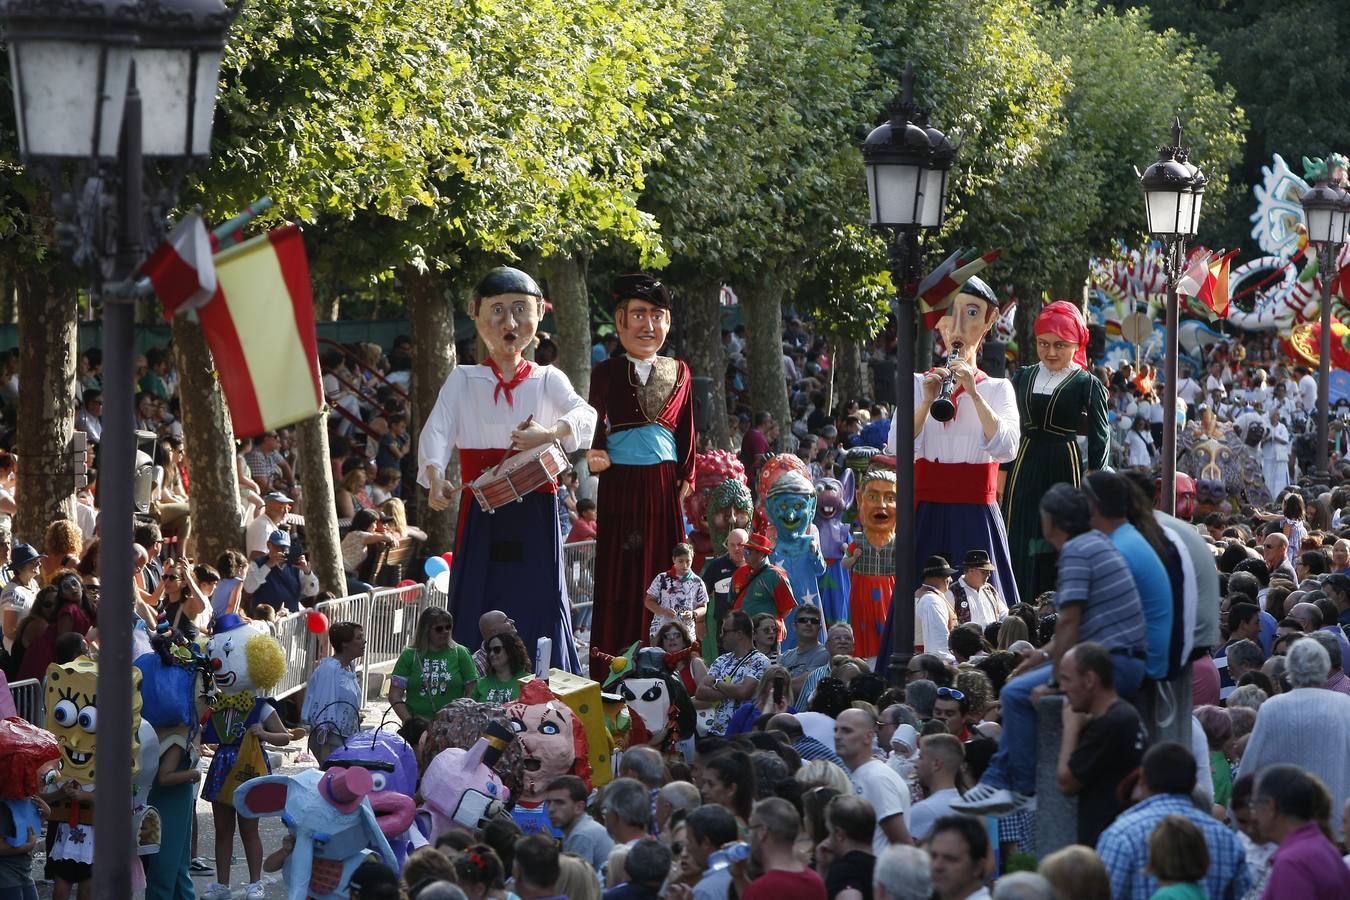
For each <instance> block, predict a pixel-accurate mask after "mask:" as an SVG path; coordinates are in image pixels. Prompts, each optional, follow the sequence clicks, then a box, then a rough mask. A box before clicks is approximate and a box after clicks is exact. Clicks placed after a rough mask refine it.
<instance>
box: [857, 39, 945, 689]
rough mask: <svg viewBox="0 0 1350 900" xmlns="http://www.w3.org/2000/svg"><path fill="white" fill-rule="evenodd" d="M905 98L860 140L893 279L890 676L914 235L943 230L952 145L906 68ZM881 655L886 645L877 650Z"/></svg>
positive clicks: (908, 574) (903, 595)
mask: <svg viewBox="0 0 1350 900" xmlns="http://www.w3.org/2000/svg"><path fill="white" fill-rule="evenodd" d="M902 84H903V86H904V94H903V98H902V100H901V101H900V102H899V103H897V104H895V105H894V106H892V107H891V109H890V113H891V116H890V121H888V122H885V123H883V124H881V125H879V126H878V127H877V128H875V129H873V131H872V133H871V134H869V135H868V136H867V140H866V141H865V142H864V143H863V147H862V153H863V164H864V165H865V167H866V169H867V195H868V201H869V205H870V217H869V223H870V224H871V226H872V227H873V228H874V229H876V230H877V231H881V232H885V233H887V234H888V235H889V236H890V239H891V241H890V251H891V261H892V262H891V280H892V281H894V282H895V291H896V296H895V301H894V305H895V319H896V348H895V354H896V365H895V378H896V386H895V414H894V416H895V418H894V420H893V421H894V423H895V450H896V454H895V483H896V503H895V506H896V516H895V523H896V528H895V590H894V592H893V594H892V596H891V612H890V614H891V623H892V624H891V635H892V646H891V648H890V652H891V667H892V671H897V670H898V671H903V669H904V667H905V666H906V665H907V664H908V663H909V658H910V657H911V656H912V655H913V654H914V589H915V587H917V585H918V579H917V577H916V574H917V573H916V571H915V560H914V547H915V538H914V386H913V384H912V383H911V381H912V379H913V373H914V362H915V360H914V338H915V318H914V317H915V309H914V304H915V302H916V301H915V298H914V297H912V296H908V294H909V291H910V285H912V284H913V283H915V282H916V281H917V280H918V274H919V268H920V260H921V257H920V252H921V251H920V247H919V233H920V232H921V231H930V230H933V229H937V228H940V227H941V226H942V222H943V219H944V218H945V214H946V205H947V187H948V174H949V172H950V170H951V166H952V161H953V159H955V157H956V148H955V147H953V146H952V144H951V143H950V142H949V141H948V140H947V137H946V136H945V135H944V134H943V133H942V132H941V131H938V130H937V129H936V128H931V127H929V126H928V110H926V109H921V108H920V107H918V106H916V105H915V103H914V66H913V65H912V64H911V65H907V66H905V74H904V78H903V80H902ZM882 649H883V651H884V650H885V649H886V648H882Z"/></svg>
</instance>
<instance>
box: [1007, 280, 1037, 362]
mask: <svg viewBox="0 0 1350 900" xmlns="http://www.w3.org/2000/svg"><path fill="white" fill-rule="evenodd" d="M1017 297H1018V301H1017V312H1016V314H1015V315H1014V317H1013V324H1014V331H1015V333H1016V335H1017V337H1016V340H1017V361H1018V363H1019V364H1021V365H1024V366H1030V365H1034V364H1036V363H1037V362H1039V361H1040V359H1039V357H1038V356H1037V355H1036V316H1037V314H1039V313H1040V311H1041V304H1040V302H1039V301H1037V300H1036V297H1035V295H1034V294H1033V293H1031V290H1030V289H1029V288H1027V287H1026V286H1025V285H1018V286H1017Z"/></svg>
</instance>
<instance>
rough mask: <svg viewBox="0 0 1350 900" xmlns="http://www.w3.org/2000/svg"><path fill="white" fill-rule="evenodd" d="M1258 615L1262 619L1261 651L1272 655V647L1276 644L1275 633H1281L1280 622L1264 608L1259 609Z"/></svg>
mask: <svg viewBox="0 0 1350 900" xmlns="http://www.w3.org/2000/svg"><path fill="white" fill-rule="evenodd" d="M1256 615H1257V618H1259V619H1260V620H1261V652H1262V653H1264V654H1265V655H1266V656H1270V648H1271V647H1273V646H1275V635H1276V634H1278V633H1279V630H1280V623H1279V622H1276V621H1275V617H1274V616H1272V615H1271V614H1270V613H1268V612H1266V611H1265V610H1264V609H1262V610H1259V611H1258V612H1257V614H1256Z"/></svg>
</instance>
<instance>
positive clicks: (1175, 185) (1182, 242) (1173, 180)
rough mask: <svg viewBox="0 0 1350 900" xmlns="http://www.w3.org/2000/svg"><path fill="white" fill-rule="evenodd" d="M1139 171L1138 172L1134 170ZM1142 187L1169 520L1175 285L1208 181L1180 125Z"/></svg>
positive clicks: (1173, 500) (1173, 481) (1173, 471)
mask: <svg viewBox="0 0 1350 900" xmlns="http://www.w3.org/2000/svg"><path fill="white" fill-rule="evenodd" d="M1135 171H1136V172H1138V169H1136V170H1135ZM1139 181H1140V184H1141V185H1142V186H1143V188H1144V206H1145V210H1146V211H1147V214H1148V230H1149V233H1150V234H1151V235H1152V236H1153V238H1154V239H1155V240H1157V241H1160V242H1161V243H1162V245H1163V247H1164V248H1165V251H1166V260H1167V261H1166V266H1167V337H1166V344H1165V345H1164V351H1163V371H1164V379H1165V381H1166V385H1165V390H1164V393H1163V458H1162V509H1163V512H1166V513H1168V514H1169V515H1175V514H1176V507H1177V355H1178V349H1177V334H1178V331H1179V319H1180V311H1179V303H1178V299H1177V281H1178V280H1179V279H1180V277H1181V272H1182V266H1183V265H1184V264H1185V260H1186V238H1188V237H1194V236H1195V233H1196V230H1197V229H1198V228H1199V226H1200V205H1201V203H1202V202H1203V200H1204V194H1205V184H1206V183H1207V179H1206V178H1205V175H1204V173H1203V172H1201V171H1200V169H1199V168H1197V167H1196V166H1194V165H1192V164H1191V162H1190V153H1189V151H1187V149H1186V148H1185V147H1183V146H1181V120H1180V119H1177V120H1175V121H1174V122H1173V124H1172V145H1171V146H1170V147H1162V148H1159V150H1158V161H1157V162H1155V163H1154V164H1153V165H1151V166H1149V167H1148V169H1147V170H1146V171H1145V172H1144V173H1143V174H1142V175H1140V176H1139Z"/></svg>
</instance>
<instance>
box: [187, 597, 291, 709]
mask: <svg viewBox="0 0 1350 900" xmlns="http://www.w3.org/2000/svg"><path fill="white" fill-rule="evenodd" d="M206 656H207V659H208V660H210V666H211V675H212V678H213V679H214V680H215V683H216V687H218V688H220V690H221V691H223V692H224V693H226V694H242V693H245V692H248V691H254V690H259V691H269V690H271V689H272V688H274V687H276V686H277V684H279V683H280V682H281V679H282V676H284V675H285V674H286V655H285V654H284V653H283V652H282V650H281V645H280V644H279V643H277V639H276V638H274V637H272V635H271V634H270V633H268V631H267V629H266V628H265V627H264V626H263V625H262V624H261V623H254V622H245V621H244V620H243V619H241V618H239V616H237V615H235V614H234V613H227V614H226V615H223V616H221V617H220V618H218V619H216V621H215V633H214V634H213V635H212V636H211V640H209V641H207V642H206Z"/></svg>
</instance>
